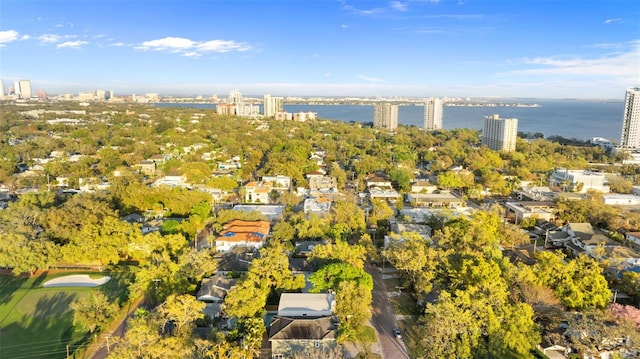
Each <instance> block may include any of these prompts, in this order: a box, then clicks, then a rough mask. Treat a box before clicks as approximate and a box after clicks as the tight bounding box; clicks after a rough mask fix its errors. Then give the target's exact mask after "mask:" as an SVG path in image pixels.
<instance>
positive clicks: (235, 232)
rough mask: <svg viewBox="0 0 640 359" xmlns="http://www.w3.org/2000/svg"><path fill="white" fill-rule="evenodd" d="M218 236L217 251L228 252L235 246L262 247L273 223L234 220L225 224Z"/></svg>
mask: <svg viewBox="0 0 640 359" xmlns="http://www.w3.org/2000/svg"><path fill="white" fill-rule="evenodd" d="M223 228H224V230H223V231H222V232H220V236H219V237H218V238H216V241H215V242H216V251H218V252H226V251H229V250H230V249H232V248H234V247H253V248H255V249H259V248H262V246H263V245H264V244H265V242H266V240H267V236H268V235H269V230H270V228H271V225H270V224H269V222H267V221H242V220H233V221H231V222H229V223H227V224H225V225H224V226H223Z"/></svg>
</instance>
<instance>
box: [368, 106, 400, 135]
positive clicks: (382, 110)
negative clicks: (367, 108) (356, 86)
mask: <svg viewBox="0 0 640 359" xmlns="http://www.w3.org/2000/svg"><path fill="white" fill-rule="evenodd" d="M373 127H377V128H385V129H387V130H395V129H396V128H398V105H393V104H390V103H388V102H379V103H376V104H375V105H373Z"/></svg>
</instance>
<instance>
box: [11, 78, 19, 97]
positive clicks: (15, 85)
mask: <svg viewBox="0 0 640 359" xmlns="http://www.w3.org/2000/svg"><path fill="white" fill-rule="evenodd" d="M12 95H16V96H18V97H20V81H18V80H15V81H13V94H12Z"/></svg>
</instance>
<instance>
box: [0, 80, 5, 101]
mask: <svg viewBox="0 0 640 359" xmlns="http://www.w3.org/2000/svg"><path fill="white" fill-rule="evenodd" d="M3 97H4V81H2V79H0V98H3Z"/></svg>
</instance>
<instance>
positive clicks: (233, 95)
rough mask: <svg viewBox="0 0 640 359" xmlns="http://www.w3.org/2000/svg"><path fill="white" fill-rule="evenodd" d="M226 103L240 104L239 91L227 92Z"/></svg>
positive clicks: (240, 95)
mask: <svg viewBox="0 0 640 359" xmlns="http://www.w3.org/2000/svg"><path fill="white" fill-rule="evenodd" d="M227 102H228V103H240V102H242V94H241V93H240V91H239V90H232V91H229V97H228V98H227Z"/></svg>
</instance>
